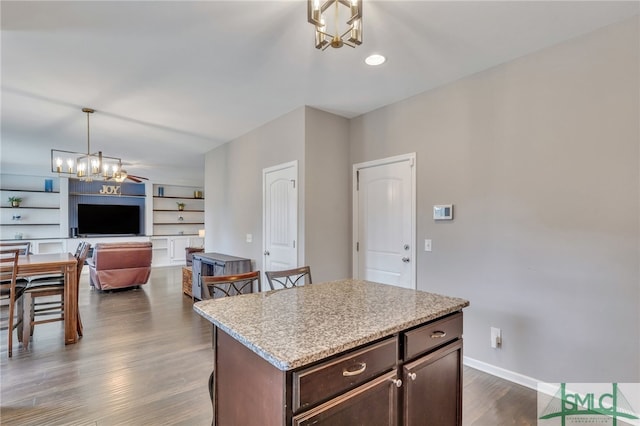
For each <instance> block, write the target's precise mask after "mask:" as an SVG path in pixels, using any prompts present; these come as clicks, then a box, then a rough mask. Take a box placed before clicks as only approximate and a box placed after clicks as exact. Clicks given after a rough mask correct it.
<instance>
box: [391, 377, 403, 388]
mask: <svg viewBox="0 0 640 426" xmlns="http://www.w3.org/2000/svg"><path fill="white" fill-rule="evenodd" d="M390 380H391V382H392V383H393V384H394V385H396V387H397V388H399V387H401V386H402V379H390Z"/></svg>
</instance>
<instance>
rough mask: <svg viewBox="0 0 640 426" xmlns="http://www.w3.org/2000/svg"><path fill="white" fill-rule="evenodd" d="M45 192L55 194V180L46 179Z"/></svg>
mask: <svg viewBox="0 0 640 426" xmlns="http://www.w3.org/2000/svg"><path fill="white" fill-rule="evenodd" d="M44 191H45V192H53V179H45V180H44Z"/></svg>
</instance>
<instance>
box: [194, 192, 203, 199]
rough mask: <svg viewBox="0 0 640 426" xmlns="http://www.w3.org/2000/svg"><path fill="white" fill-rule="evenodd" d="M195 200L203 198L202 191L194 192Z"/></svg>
mask: <svg viewBox="0 0 640 426" xmlns="http://www.w3.org/2000/svg"><path fill="white" fill-rule="evenodd" d="M193 198H202V191H193Z"/></svg>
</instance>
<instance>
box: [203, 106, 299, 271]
mask: <svg viewBox="0 0 640 426" xmlns="http://www.w3.org/2000/svg"><path fill="white" fill-rule="evenodd" d="M304 113H305V108H304V107H301V108H297V109H295V110H294V111H291V112H290V113H288V114H286V115H284V116H282V117H280V118H278V119H276V120H274V121H272V122H269V123H267V124H265V125H264V126H262V127H259V128H257V129H255V130H252V131H251V132H249V133H247V134H246V135H244V136H242V137H240V138H238V139H236V140H234V141H233V142H230V143H227V144H225V145H222V146H220V147H218V148H216V149H214V150H212V151H210V152H208V153H207V156H206V160H205V161H206V169H205V194H206V198H205V230H206V234H205V235H206V236H205V249H206V251H208V252H221V253H226V254H229V255H233V256H241V257H247V258H250V259H253V260H254V261H255V267H256V269H260V270H262V252H263V248H262V170H263V169H264V168H267V167H272V166H276V165H278V164H282V163H286V162H289V161H293V160H298V172H299V176H301V177H304V169H305V165H304V137H305V133H304ZM302 185H303V178H301V187H302ZM300 192H302V191H299V193H300ZM299 197H301V198H300V199H302V200H303V199H304V194H299ZM301 216H302V215H301ZM303 224H304V221H303V220H302V221H300V222H299V229H303V228H302V226H303ZM247 234H252V235H253V242H251V243H247V242H246V235H247ZM299 253H300V258H301V259H304V245H303V244H300V251H299Z"/></svg>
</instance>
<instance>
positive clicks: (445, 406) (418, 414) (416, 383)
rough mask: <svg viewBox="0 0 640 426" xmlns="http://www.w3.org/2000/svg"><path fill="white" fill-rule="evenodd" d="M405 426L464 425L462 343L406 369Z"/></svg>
mask: <svg viewBox="0 0 640 426" xmlns="http://www.w3.org/2000/svg"><path fill="white" fill-rule="evenodd" d="M403 382H404V386H403V388H404V404H403V405H404V407H403V419H404V421H403V424H404V425H405V426H412V425H420V426H429V425H433V426H460V425H461V424H462V340H458V341H456V342H454V343H451V344H449V345H447V346H444V347H442V348H440V349H438V350H437V351H435V352H432V353H430V354H427V355H425V356H423V357H421V358H418V359H417V360H415V361H413V362H411V363H408V364H405V365H404V367H403Z"/></svg>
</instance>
